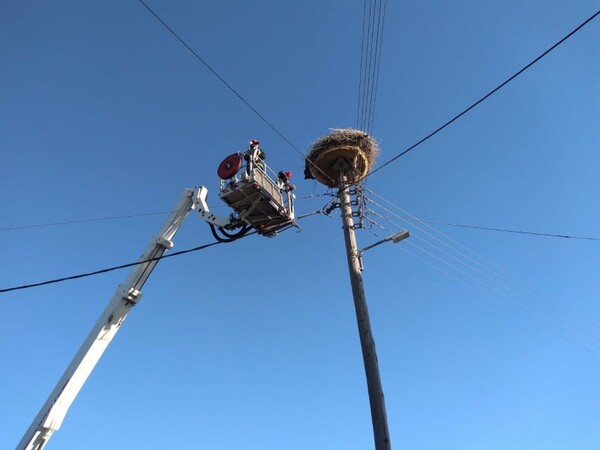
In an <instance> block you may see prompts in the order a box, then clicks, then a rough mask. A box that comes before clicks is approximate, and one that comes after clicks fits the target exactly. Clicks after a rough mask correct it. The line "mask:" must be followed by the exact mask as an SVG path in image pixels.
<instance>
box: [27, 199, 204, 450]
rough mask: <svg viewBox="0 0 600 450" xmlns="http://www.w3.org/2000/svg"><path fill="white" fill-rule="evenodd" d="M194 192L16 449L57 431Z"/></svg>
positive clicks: (38, 444)
mask: <svg viewBox="0 0 600 450" xmlns="http://www.w3.org/2000/svg"><path fill="white" fill-rule="evenodd" d="M197 192H198V189H196V190H192V189H185V190H184V191H183V193H182V194H181V197H180V199H179V202H178V203H177V206H176V207H175V209H174V210H173V212H172V213H171V214H170V216H169V218H168V219H167V220H166V221H165V223H164V224H163V226H162V228H161V229H160V231H159V232H158V234H157V235H155V236H154V237H153V238H152V239H151V240H150V242H149V243H148V246H147V247H146V250H144V253H142V255H141V256H140V259H139V264H138V265H136V266H134V267H133V269H132V270H131V272H130V273H129V276H128V277H127V278H126V280H125V282H124V283H123V284H121V285H120V286H119V287H118V288H117V291H116V292H115V294H114V296H113V297H112V300H111V301H110V303H109V304H108V306H107V307H106V309H105V310H104V312H102V314H101V315H100V317H99V319H98V321H97V322H96V324H95V325H94V327H93V328H92V330H91V331H90V333H89V334H88V336H87V338H86V340H85V341H84V343H83V344H82V345H81V347H80V349H79V351H78V352H77V354H76V355H75V357H74V358H73V360H72V361H71V364H69V367H67V370H66V371H65V373H64V374H63V376H62V378H61V379H60V381H59V382H58V384H57V385H56V387H55V388H54V390H53V391H52V394H50V397H48V400H47V401H46V403H45V404H44V406H42V409H41V410H40V412H39V413H38V415H37V416H36V418H35V419H34V421H33V422H32V424H31V426H30V427H29V429H28V430H27V432H26V433H25V435H24V436H23V439H21V442H19V445H18V446H17V450H42V449H43V448H44V446H45V445H46V443H47V442H48V439H50V437H51V436H52V433H54V431H56V430H58V429H59V428H60V425H61V424H62V421H63V419H64V418H65V415H66V414H67V411H68V409H69V407H70V406H71V403H73V400H75V397H76V396H77V394H78V393H79V391H80V390H81V388H82V387H83V384H84V383H85V381H86V380H87V378H88V377H89V375H90V373H91V372H92V370H93V369H94V367H95V366H96V363H97V362H98V360H99V359H100V357H101V356H102V354H103V353H104V351H105V350H106V348H107V347H108V344H110V342H111V341H112V339H113V338H114V337H115V335H116V334H117V331H119V327H120V326H121V324H122V323H123V321H124V320H125V318H126V317H127V315H128V314H129V311H130V310H131V308H133V307H134V306H135V305H136V304H137V302H138V301H139V300H140V298H141V295H142V293H141V289H142V287H143V286H144V283H145V282H146V280H147V279H148V277H149V276H150V274H151V273H152V271H153V270H154V267H155V266H156V264H158V259H155V258H160V257H161V256H162V255H163V254H164V253H165V252H166V251H167V250H169V249H170V248H172V247H173V242H172V239H173V236H175V233H177V231H178V230H179V227H180V226H181V224H182V223H183V221H184V219H185V218H186V217H187V215H188V213H189V212H190V210H191V209H192V208H193V207H194V205H195V202H194V196H195V195H196V196H197Z"/></svg>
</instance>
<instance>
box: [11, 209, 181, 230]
mask: <svg viewBox="0 0 600 450" xmlns="http://www.w3.org/2000/svg"><path fill="white" fill-rule="evenodd" d="M170 212H172V211H159V212H150V213H141V214H128V215H124V216H109V217H97V218H93V219H80V220H68V221H64V222H49V223H35V224H31V225H19V226H15V227H6V228H0V231H13V230H24V229H28V228H44V227H55V226H58V225H72V224H77V223H87V222H102V221H106V220H120V219H130V218H133V217H144V216H158V215H161V214H167V213H170Z"/></svg>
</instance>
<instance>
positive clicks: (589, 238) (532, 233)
mask: <svg viewBox="0 0 600 450" xmlns="http://www.w3.org/2000/svg"><path fill="white" fill-rule="evenodd" d="M365 191H367V192H368V193H370V194H372V195H375V196H377V197H379V198H381V199H382V200H384V201H385V202H387V203H389V204H391V205H392V206H394V207H395V208H397V209H399V210H401V211H403V212H405V211H404V210H403V209H402V208H400V207H399V206H398V205H394V204H393V203H392V202H390V201H389V200H386V199H385V198H383V197H381V196H379V195H377V194H375V192H373V191H371V190H369V189H366V188H365ZM369 201H371V202H372V203H374V204H375V205H377V206H381V205H379V204H377V202H374V201H373V200H372V199H370V200H369ZM411 216H412V215H411ZM398 218H399V219H400V220H404V221H407V222H412V221H415V220H417V221H419V222H423V223H428V224H433V225H443V226H447V227H457V228H469V229H474V230H484V231H496V232H500V233H514V234H525V235H529V236H541V237H551V238H560V239H574V240H585V241H600V237H593V236H574V235H570V234H556V233H541V232H537V231H524V230H509V229H507V228H494V227H481V226H477V225H465V224H459V223H448V222H437V221H435V220H425V219H419V218H416V217H414V216H412V217H408V218H407V217H400V216H398Z"/></svg>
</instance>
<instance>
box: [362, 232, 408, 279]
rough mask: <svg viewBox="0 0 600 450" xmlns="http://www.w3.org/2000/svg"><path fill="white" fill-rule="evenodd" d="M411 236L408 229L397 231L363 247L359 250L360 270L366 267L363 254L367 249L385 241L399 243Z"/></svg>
mask: <svg viewBox="0 0 600 450" xmlns="http://www.w3.org/2000/svg"><path fill="white" fill-rule="evenodd" d="M409 236H410V233H409V232H408V230H403V231H401V232H400V233H396V234H392V235H391V236H388V237H386V238H384V239H382V240H380V241H377V242H375V243H374V244H371V245H367V246H366V247H365V248H363V249H362V250H359V252H358V263H359V266H360V271H361V272H362V271H364V270H365V269H364V267H363V260H362V256H363V253H364V252H366V251H367V250H371V249H372V248H373V247H377V246H378V245H380V244H383V243H384V242H390V241H391V242H392V244H397V243H398V242H400V241H403V240H404V239H406V238H407V237H409Z"/></svg>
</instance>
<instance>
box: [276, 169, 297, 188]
mask: <svg viewBox="0 0 600 450" xmlns="http://www.w3.org/2000/svg"><path fill="white" fill-rule="evenodd" d="M291 178H292V172H289V171H288V172H284V171H283V170H282V171H281V172H279V173H278V174H277V181H278V185H279V187H280V188H281V190H283V191H285V192H289V191H293V190H294V189H296V186H294V185H293V184H292V183H290V179H291Z"/></svg>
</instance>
